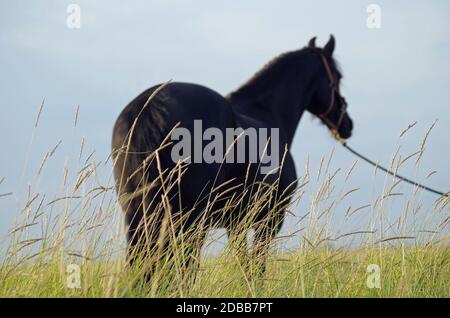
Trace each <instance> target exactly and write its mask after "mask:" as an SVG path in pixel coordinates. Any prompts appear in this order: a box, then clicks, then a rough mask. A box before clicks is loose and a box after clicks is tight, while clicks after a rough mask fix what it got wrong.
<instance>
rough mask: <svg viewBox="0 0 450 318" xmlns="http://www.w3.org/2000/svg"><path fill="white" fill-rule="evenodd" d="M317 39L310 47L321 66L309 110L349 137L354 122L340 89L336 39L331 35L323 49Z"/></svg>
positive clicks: (344, 136)
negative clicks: (335, 52)
mask: <svg viewBox="0 0 450 318" xmlns="http://www.w3.org/2000/svg"><path fill="white" fill-rule="evenodd" d="M315 40H316V38H315V37H314V38H312V39H311V41H309V45H308V47H309V48H310V49H311V50H312V51H313V52H314V54H317V59H318V61H319V65H320V67H319V68H318V71H317V76H316V77H315V81H314V84H313V86H314V88H313V90H314V91H313V96H312V100H311V105H309V107H308V111H309V112H311V113H312V114H314V115H316V116H318V117H319V118H320V120H322V122H323V123H324V124H325V125H326V126H327V127H328V128H329V129H330V130H331V131H332V132H333V133H337V134H338V135H339V136H340V137H341V138H344V139H347V138H349V137H350V136H351V135H352V129H353V122H352V120H351V118H350V116H349V115H348V113H347V102H346V101H345V98H344V97H342V95H341V93H340V90H339V86H340V82H341V78H342V75H341V73H340V72H339V70H338V68H337V67H336V63H335V61H334V59H333V51H334V47H335V40H334V37H333V36H332V35H331V36H330V40H329V41H328V43H327V44H326V45H325V47H324V48H323V49H322V48H317V47H316V45H315Z"/></svg>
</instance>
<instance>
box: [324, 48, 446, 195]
mask: <svg viewBox="0 0 450 318" xmlns="http://www.w3.org/2000/svg"><path fill="white" fill-rule="evenodd" d="M317 53H318V54H319V56H320V59H321V60H322V64H323V66H324V68H325V71H326V73H327V76H328V79H329V81H330V89H331V96H330V104H329V106H328V108H327V110H326V111H325V112H324V113H322V114H320V115H318V116H319V117H320V119H322V120H323V121H324V122H325V123H327V125H328V126H329V127H330V128H331V132H332V134H333V136H334V138H335V139H336V140H337V141H339V142H340V143H341V144H342V146H343V147H344V148H345V149H347V150H348V151H349V152H351V153H352V154H353V155H355V156H357V157H359V158H361V159H362V160H364V161H365V162H367V163H369V164H371V165H372V166H374V167H376V168H377V169H380V170H382V171H384V172H386V173H388V174H389V175H391V176H393V177H394V178H397V179H400V180H402V181H405V182H407V183H409V184H411V185H413V186H415V187H418V188H421V189H424V190H426V191H428V192H431V193H434V194H437V195H439V196H442V197H443V196H446V197H449V196H450V193H449V192H447V193H444V192H443V191H438V190H435V189H432V188H429V187H427V186H425V185H423V184H420V183H418V182H416V181H413V180H410V179H408V178H405V177H403V176H401V175H399V174H397V173H396V172H393V171H391V170H389V169H387V168H385V167H383V166H380V165H379V164H377V163H375V162H373V161H372V160H370V159H369V158H367V157H366V156H363V155H362V154H360V153H359V152H357V151H356V150H354V149H353V148H351V147H350V146H349V145H347V143H346V142H345V140H344V139H343V138H342V137H341V136H340V135H339V133H338V130H339V127H340V126H341V123H342V120H343V118H344V116H345V114H346V113H347V103H346V101H345V99H344V98H343V97H342V96H341V94H340V93H339V87H338V85H337V80H336V78H335V77H334V76H333V73H332V71H331V68H330V64H329V63H328V60H327V58H326V57H325V55H324V54H323V53H322V52H321V51H317ZM335 95H337V96H338V97H339V98H340V99H341V101H342V109H341V114H340V117H339V120H338V121H337V123H336V124H334V123H333V122H332V121H331V120H330V119H329V118H328V115H329V114H330V112H331V111H332V110H333V107H334V104H335Z"/></svg>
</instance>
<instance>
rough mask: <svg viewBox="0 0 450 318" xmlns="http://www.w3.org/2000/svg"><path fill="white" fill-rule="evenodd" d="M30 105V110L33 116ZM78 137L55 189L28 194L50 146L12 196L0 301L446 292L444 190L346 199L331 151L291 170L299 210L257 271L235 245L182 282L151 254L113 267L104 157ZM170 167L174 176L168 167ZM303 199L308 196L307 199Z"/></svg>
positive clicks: (118, 233) (117, 250) (118, 238)
mask: <svg viewBox="0 0 450 318" xmlns="http://www.w3.org/2000/svg"><path fill="white" fill-rule="evenodd" d="M41 111H42V106H41V108H40V110H39V113H38V119H39V114H40V112H41ZM77 113H78V109H77ZM75 117H76V116H75ZM38 119H37V122H36V125H35V127H36V128H37V126H38ZM75 122H76V121H75ZM408 129H409V128H408ZM403 135H404V132H402V133H401V135H400V136H403ZM426 136H428V132H427V135H426ZM425 141H426V137H425V138H424V140H423V141H422V143H421V145H420V151H418V152H415V153H413V154H412V155H408V154H402V153H400V151H399V150H400V149H399V148H398V149H397V150H396V151H395V153H394V155H393V159H392V162H391V166H392V167H391V168H392V169H394V170H395V171H397V170H398V169H400V167H401V166H402V165H403V164H405V162H406V161H407V160H408V159H410V158H413V157H415V156H416V157H417V161H416V163H415V166H416V167H417V169H418V168H419V165H418V164H419V163H420V158H421V154H422V153H423V149H424V145H425ZM84 143H85V141H84V139H82V141H81V146H80V154H79V156H78V157H79V162H78V165H77V166H76V167H75V168H74V169H71V171H75V172H76V173H75V174H73V173H72V174H70V173H68V168H67V167H65V170H64V173H63V178H62V179H63V180H62V186H61V189H59V190H58V191H57V193H56V194H55V195H53V196H50V195H48V194H47V193H39V192H38V191H35V189H39V180H40V178H43V176H44V173H45V165H46V163H47V162H48V160H49V158H51V156H52V155H53V154H54V153H55V151H56V150H57V149H56V148H57V146H56V147H52V148H51V149H50V150H49V152H48V153H47V154H46V155H45V157H44V160H43V161H42V164H41V166H40V167H39V171H38V173H37V175H36V181H35V183H36V186H33V185H27V187H26V190H25V191H24V192H25V193H26V194H25V199H24V200H23V199H22V200H20V199H19V197H18V195H16V194H14V195H15V196H16V200H17V202H18V203H19V206H18V209H17V212H16V216H17V222H16V224H15V225H14V226H13V227H12V228H11V229H10V232H9V233H8V235H7V236H6V237H4V238H3V237H2V238H0V297H220V298H224V297H449V296H450V294H449V293H450V289H449V288H450V268H449V261H450V257H449V256H450V255H449V252H450V250H449V245H448V239H449V235H448V229H447V227H448V223H449V222H450V219H449V217H448V203H449V202H450V197H449V196H448V195H447V196H443V197H441V198H440V199H439V200H437V201H436V202H435V203H434V204H432V205H431V206H423V202H422V201H421V192H420V191H419V190H418V189H414V190H413V192H412V194H410V195H403V194H400V193H398V190H397V187H398V185H399V182H398V181H397V180H395V179H393V178H391V177H389V176H388V177H387V178H386V179H385V187H384V189H382V191H380V192H381V193H380V194H379V195H377V196H375V198H373V199H372V200H371V201H370V202H366V203H365V204H364V203H361V202H353V200H352V197H351V195H352V193H354V192H355V191H357V190H358V189H355V188H353V187H352V186H351V185H349V184H348V183H347V181H348V180H349V179H350V178H351V174H352V171H353V170H354V167H355V165H356V162H354V163H353V164H352V165H349V167H347V168H345V169H335V170H332V168H331V167H330V161H331V159H332V154H331V155H330V157H329V158H327V159H326V158H322V160H320V162H319V166H318V168H317V171H316V172H315V173H314V172H312V171H310V168H309V162H308V163H307V165H306V167H305V171H304V172H302V173H299V175H301V177H300V178H299V184H300V185H301V186H300V187H299V189H298V191H297V192H296V193H295V196H294V197H293V198H292V205H297V206H299V207H300V212H299V213H300V215H296V216H295V220H294V221H295V222H293V223H295V224H294V227H293V228H291V229H289V231H291V233H294V234H292V235H284V236H285V237H284V238H283V237H280V236H279V237H278V238H277V242H276V244H274V245H275V246H272V249H271V252H270V253H269V258H268V262H267V270H266V272H265V273H264V275H263V276H255V275H254V274H251V270H250V271H249V270H248V268H247V267H246V266H245V265H244V264H243V260H244V259H246V257H245V254H246V253H247V252H249V251H243V250H242V248H241V250H240V251H236V250H235V249H234V247H233V246H230V247H228V248H226V249H225V250H224V252H223V253H222V254H220V255H219V256H216V257H212V256H204V257H202V258H201V261H200V267H199V269H198V271H197V279H196V281H195V282H194V283H193V284H187V283H186V281H185V277H186V276H185V275H182V272H181V271H182V270H184V269H183V268H182V267H180V266H179V264H177V261H174V260H170V261H169V262H168V261H167V259H164V255H158V260H159V261H157V262H153V261H152V260H147V261H146V262H145V263H142V264H139V263H137V264H136V265H135V266H133V267H131V268H130V267H129V266H127V265H126V264H125V257H124V255H125V244H124V226H123V224H122V223H121V221H122V218H123V214H122V212H121V209H120V208H119V204H118V202H117V201H118V200H117V197H116V195H115V193H114V186H113V181H112V177H111V170H112V169H111V162H110V161H109V160H111V157H108V158H107V159H106V160H104V161H102V160H101V161H96V160H95V158H93V157H92V154H90V155H89V154H88V155H85V154H84V153H83V145H84ZM58 145H59V144H58ZM418 154H420V156H418ZM85 157H86V158H85ZM403 158H406V159H403ZM105 170H106V172H105ZM174 172H175V173H179V171H178V169H177V168H176V169H174ZM171 173H172V172H167V173H162V172H161V176H162V178H164V179H165V180H171ZM102 174H103V176H105V175H106V176H109V177H108V179H107V180H106V181H105V180H103V179H102V178H100V176H102ZM52 177H54V176H52ZM0 184H1V181H0ZM219 187H220V186H218V188H219ZM273 191H276V185H275V186H274V187H273V188H272V187H270V188H261V190H260V189H259V188H258V191H257V193H256V194H255V197H254V200H251V201H250V202H252V203H251V204H249V205H247V206H245V207H244V209H246V212H247V214H248V218H245V220H244V224H242V225H241V226H242V231H238V232H240V233H241V234H242V236H245V234H246V233H245V230H246V229H248V228H250V227H251V226H253V225H254V224H253V220H252V216H254V215H258V213H259V212H260V209H261V208H262V207H263V206H264V204H263V203H264V202H265V200H266V199H267V198H268V197H270V196H271V195H272V194H273ZM133 195H134V194H131V196H133ZM4 197H5V195H1V196H0V199H3V198H4ZM163 197H164V196H163ZM305 197H309V198H310V200H309V202H308V201H307V199H305ZM166 199H167V198H163V199H161V204H160V205H158V208H160V209H167V206H165V205H164V204H163V203H164V202H165V200H166ZM233 200H234V201H233V202H230V206H239V203H240V200H241V198H234V199H233ZM394 200H400V202H401V203H402V207H401V208H400V211H396V212H400V213H393V212H394V211H393V209H392V208H391V204H392V203H393V201H394ZM23 201H24V202H23ZM305 203H306V204H305ZM275 208H276V205H275V207H274V209H275ZM169 210H170V209H169ZM224 212H226V211H224ZM338 213H339V214H340V219H341V222H340V223H341V225H342V226H345V225H346V224H345V223H346V222H348V223H349V224H351V225H349V226H345V227H344V228H346V229H350V228H351V229H354V230H353V231H352V232H342V231H341V229H340V228H339V227H338V225H336V222H333V221H335V219H334V217H335V215H336V214H338ZM297 214H298V213H297ZM343 214H345V215H344V217H342V216H343ZM164 215H166V214H164ZM355 219H356V221H355ZM245 222H247V223H245ZM167 224H169V223H167ZM167 226H168V225H167ZM170 226H171V227H170V228H169V227H168V228H167V229H166V230H167V231H169V232H166V233H170V234H173V233H174V232H170V231H172V227H176V226H177V225H176V224H175V225H173V224H170ZM355 226H356V228H355ZM194 231H195V229H194ZM346 231H348V230H346ZM193 234H194V235H193V237H195V233H193ZM172 236H174V237H175V235H172ZM172 236H171V235H169V237H170V238H169V240H172V241H171V242H170V243H171V244H172V245H173V244H175V245H173V246H174V247H175V248H176V249H177V251H180V250H182V248H181V247H182V246H184V242H183V238H182V237H181V238H179V237H176V238H174V239H172ZM294 236H296V237H297V238H298V237H300V238H301V239H300V243H299V244H297V245H296V246H297V248H294V249H293V250H291V251H290V252H279V249H278V247H280V246H283V244H284V242H285V241H284V239H286V238H289V237H294ZM355 237H356V238H355ZM241 239H242V237H241ZM180 242H181V243H183V244H179V243H180ZM328 242H332V243H333V246H334V245H335V248H331V247H332V246H331V245H327V243H328ZM241 247H242V246H241ZM275 247H277V248H275ZM161 258H162V259H161ZM152 262H153V263H156V264H157V269H156V272H155V273H154V275H152V278H151V280H150V281H149V282H147V283H146V282H144V280H143V279H142V277H143V273H144V272H145V271H146V266H147V265H148V264H149V263H152ZM371 264H375V266H376V267H377V268H379V270H380V271H379V283H380V284H379V288H377V287H376V286H372V287H375V288H369V285H370V284H369V285H368V284H367V281H368V279H369V281H370V282H374V280H373V278H374V277H375V276H374V275H376V273H375V272H368V268H369V269H371V267H370V266H371ZM71 265H75V266H78V268H79V270H80V273H79V274H80V275H79V283H80V284H79V288H78V287H77V288H70V287H71V285H72V287H73V285H77V284H76V282H77V280H76V277H77V275H76V272H75V273H74V272H72V271H70V266H71ZM250 268H252V267H250ZM68 270H69V271H68ZM74 278H75V280H74ZM375 281H376V280H375Z"/></svg>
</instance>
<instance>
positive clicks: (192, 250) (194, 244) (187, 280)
mask: <svg viewBox="0 0 450 318" xmlns="http://www.w3.org/2000/svg"><path fill="white" fill-rule="evenodd" d="M205 237H206V231H205V230H204V229H196V230H195V231H193V232H190V234H185V237H184V238H182V241H183V243H182V253H181V255H182V259H181V275H182V277H181V279H182V283H183V285H184V287H186V290H187V291H189V290H190V289H191V288H192V287H193V285H194V284H195V280H196V279H197V274H198V272H199V269H200V257H201V249H202V246H203V243H204V241H205Z"/></svg>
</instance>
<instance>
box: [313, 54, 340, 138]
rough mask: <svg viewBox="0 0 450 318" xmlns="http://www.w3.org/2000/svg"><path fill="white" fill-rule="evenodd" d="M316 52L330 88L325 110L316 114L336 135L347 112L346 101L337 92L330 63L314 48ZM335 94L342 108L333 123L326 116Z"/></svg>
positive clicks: (331, 108) (337, 88)
mask: <svg viewBox="0 0 450 318" xmlns="http://www.w3.org/2000/svg"><path fill="white" fill-rule="evenodd" d="M316 52H317V53H318V54H319V56H320V59H321V60H322V64H323V66H324V68H325V71H326V73H327V76H328V79H329V81H330V89H331V93H330V94H331V95H330V104H329V106H328V108H327V110H326V111H325V112H323V113H322V114H320V115H318V116H319V117H320V119H322V121H324V122H325V123H326V124H327V125H328V126H329V127H330V128H331V131H332V132H333V134H335V135H336V136H339V134H338V130H339V127H340V126H341V124H342V120H343V119H344V116H345V114H346V113H347V102H346V101H345V99H344V98H343V97H342V96H341V93H340V92H339V87H338V85H337V80H336V78H335V77H334V76H333V72H332V71H331V68H330V64H329V63H328V60H327V58H326V57H325V54H324V53H323V52H322V51H319V50H316ZM336 95H337V96H338V98H339V99H340V100H341V102H342V108H341V114H340V115H339V119H338V121H337V123H336V124H335V123H333V121H332V120H331V119H330V118H328V115H329V114H330V113H331V111H332V110H333V106H334V104H335V102H336V97H335V96H336Z"/></svg>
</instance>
